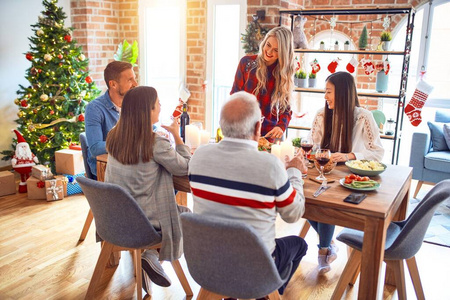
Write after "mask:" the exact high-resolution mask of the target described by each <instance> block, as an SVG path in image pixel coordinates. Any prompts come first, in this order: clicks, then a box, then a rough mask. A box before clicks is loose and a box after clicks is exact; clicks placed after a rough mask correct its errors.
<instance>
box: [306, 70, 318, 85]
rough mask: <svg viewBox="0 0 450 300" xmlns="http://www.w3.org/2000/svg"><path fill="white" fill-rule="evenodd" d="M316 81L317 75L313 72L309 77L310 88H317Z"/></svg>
mask: <svg viewBox="0 0 450 300" xmlns="http://www.w3.org/2000/svg"><path fill="white" fill-rule="evenodd" d="M316 81H317V79H316V73H312V72H311V73H309V75H308V86H309V87H310V88H313V87H316Z"/></svg>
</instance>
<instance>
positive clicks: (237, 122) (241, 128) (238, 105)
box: [219, 91, 261, 140]
mask: <svg viewBox="0 0 450 300" xmlns="http://www.w3.org/2000/svg"><path fill="white" fill-rule="evenodd" d="M260 119H261V109H260V108H259V104H258V101H257V99H256V97H255V96H254V95H252V94H249V93H247V92H243V91H242V92H237V93H234V94H233V95H231V96H230V97H229V98H228V101H227V102H226V103H225V104H224V105H223V106H222V110H221V112H220V121H219V124H220V127H221V129H222V132H223V135H224V136H226V137H230V138H237V139H246V140H248V139H252V138H253V136H254V134H255V124H256V123H257V122H258V121H260Z"/></svg>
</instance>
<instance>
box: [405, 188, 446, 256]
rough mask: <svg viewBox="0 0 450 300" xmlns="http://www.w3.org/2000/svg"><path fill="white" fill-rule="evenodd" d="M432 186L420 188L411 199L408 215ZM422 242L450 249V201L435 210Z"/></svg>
mask: <svg viewBox="0 0 450 300" xmlns="http://www.w3.org/2000/svg"><path fill="white" fill-rule="evenodd" d="M431 188H432V186H430V187H428V186H425V185H424V186H422V188H421V189H420V192H419V194H417V198H411V200H410V202H409V203H410V205H409V208H408V214H409V213H410V212H411V211H412V210H413V209H414V208H415V207H416V206H417V204H418V203H419V202H420V201H421V200H422V199H423V197H425V195H426V194H427V193H428V191H429V190H431ZM424 242H426V243H430V244H435V245H440V246H444V247H449V248H450V200H448V201H445V202H444V203H441V205H439V207H438V208H437V209H436V212H435V213H434V216H433V218H432V219H431V223H430V226H429V227H428V230H427V233H426V234H425V239H424Z"/></svg>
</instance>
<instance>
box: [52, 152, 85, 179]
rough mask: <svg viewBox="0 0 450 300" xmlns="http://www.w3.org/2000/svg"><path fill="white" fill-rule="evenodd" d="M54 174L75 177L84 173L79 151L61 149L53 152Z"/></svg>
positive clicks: (81, 155) (81, 156)
mask: <svg viewBox="0 0 450 300" xmlns="http://www.w3.org/2000/svg"><path fill="white" fill-rule="evenodd" d="M55 162H56V173H58V174H69V175H76V174H79V173H82V172H84V162H83V154H82V152H81V151H79V150H72V149H62V150H58V151H56V152H55Z"/></svg>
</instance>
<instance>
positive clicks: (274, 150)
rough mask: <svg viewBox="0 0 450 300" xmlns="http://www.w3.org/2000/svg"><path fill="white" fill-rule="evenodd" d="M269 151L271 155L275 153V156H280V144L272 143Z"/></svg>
mask: <svg viewBox="0 0 450 300" xmlns="http://www.w3.org/2000/svg"><path fill="white" fill-rule="evenodd" d="M270 153H272V154H273V155H275V156H276V157H278V158H280V155H281V146H280V145H279V144H273V145H272V147H271V149H270Z"/></svg>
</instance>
